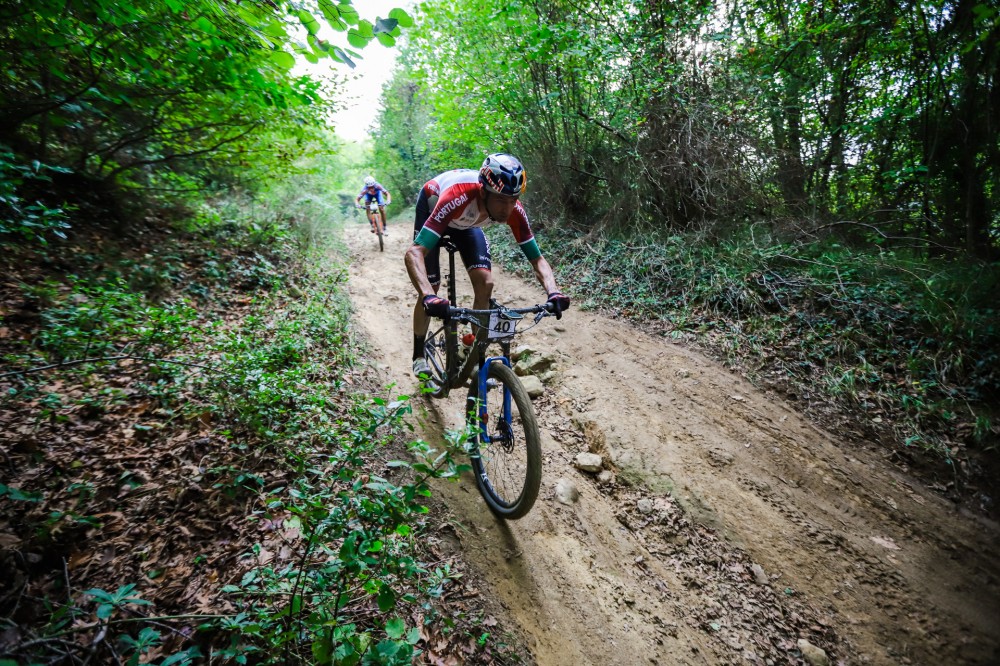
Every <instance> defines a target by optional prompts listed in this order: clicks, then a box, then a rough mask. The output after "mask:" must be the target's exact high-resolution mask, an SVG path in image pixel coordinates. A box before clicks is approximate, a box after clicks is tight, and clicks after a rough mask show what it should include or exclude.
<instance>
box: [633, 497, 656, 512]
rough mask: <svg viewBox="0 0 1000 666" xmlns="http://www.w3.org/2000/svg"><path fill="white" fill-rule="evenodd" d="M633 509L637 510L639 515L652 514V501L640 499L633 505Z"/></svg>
mask: <svg viewBox="0 0 1000 666" xmlns="http://www.w3.org/2000/svg"><path fill="white" fill-rule="evenodd" d="M635 508H637V509H639V513H653V500H651V499H641V500H639V501H638V502H636V503H635Z"/></svg>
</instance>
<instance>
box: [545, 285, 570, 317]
mask: <svg viewBox="0 0 1000 666" xmlns="http://www.w3.org/2000/svg"><path fill="white" fill-rule="evenodd" d="M548 305H549V312H551V313H552V314H554V315H555V316H556V319H562V313H563V310H568V309H569V296H564V295H563V294H562V293H560V292H558V291H553V292H552V293H551V294H549V303H548Z"/></svg>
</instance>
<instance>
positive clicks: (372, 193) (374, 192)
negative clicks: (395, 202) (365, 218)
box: [354, 176, 392, 233]
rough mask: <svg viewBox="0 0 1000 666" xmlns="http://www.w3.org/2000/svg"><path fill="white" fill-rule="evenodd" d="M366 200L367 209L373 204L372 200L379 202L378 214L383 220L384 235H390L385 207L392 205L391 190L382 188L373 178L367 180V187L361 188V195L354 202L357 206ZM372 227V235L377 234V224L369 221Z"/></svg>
mask: <svg viewBox="0 0 1000 666" xmlns="http://www.w3.org/2000/svg"><path fill="white" fill-rule="evenodd" d="M383 194H385V200H383V199H382V195H383ZM362 197H364V199H365V207H366V208H367V207H368V204H370V203H371V202H372V199H374V200H375V201H377V202H378V212H379V216H380V217H381V218H382V229H383V231H384V233H388V229H386V227H387V226H388V224H387V223H386V221H385V207H386V206H387V205H388V204H390V203H392V195H391V194H389V190H387V189H385V188H384V187H382V185H381V184H380V183H377V182H375V179H374V178H373V177H372V176H368V177H366V178H365V186H364V187H362V188H361V194H359V195H358V197H357V198H356V199H355V200H354V203H355V205H359V204H360V203H361V198H362ZM369 223H371V226H372V233H375V223H374V222H372V221H371V220H369Z"/></svg>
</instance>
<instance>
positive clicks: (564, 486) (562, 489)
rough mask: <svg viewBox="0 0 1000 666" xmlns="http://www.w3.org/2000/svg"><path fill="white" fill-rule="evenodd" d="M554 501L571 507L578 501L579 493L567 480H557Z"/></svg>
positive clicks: (574, 485) (573, 484)
mask: <svg viewBox="0 0 1000 666" xmlns="http://www.w3.org/2000/svg"><path fill="white" fill-rule="evenodd" d="M556 499H557V500H559V502H560V503H562V504H566V505H573V504H575V503H576V502H577V500H579V499H580V491H579V490H578V489H577V487H576V484H575V483H573V482H572V481H570V480H569V479H559V480H558V481H557V482H556Z"/></svg>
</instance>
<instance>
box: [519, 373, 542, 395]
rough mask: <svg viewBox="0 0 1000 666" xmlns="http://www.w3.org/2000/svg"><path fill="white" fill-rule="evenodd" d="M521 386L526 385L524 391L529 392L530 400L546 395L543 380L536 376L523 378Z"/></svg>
mask: <svg viewBox="0 0 1000 666" xmlns="http://www.w3.org/2000/svg"><path fill="white" fill-rule="evenodd" d="M521 384H523V385H524V390H525V391H527V392H528V397H529V398H537V397H538V396H540V395H542V394H543V393H545V386H543V385H542V380H541V379H539V378H538V377H535V376H534V375H528V376H526V377H521Z"/></svg>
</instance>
